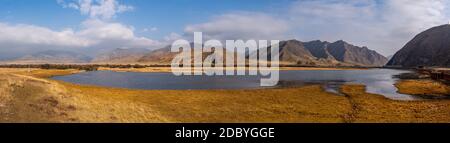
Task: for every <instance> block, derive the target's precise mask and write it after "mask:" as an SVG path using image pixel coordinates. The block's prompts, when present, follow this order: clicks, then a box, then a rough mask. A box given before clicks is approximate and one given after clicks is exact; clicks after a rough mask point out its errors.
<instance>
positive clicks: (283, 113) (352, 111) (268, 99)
mask: <svg viewBox="0 0 450 143" xmlns="http://www.w3.org/2000/svg"><path fill="white" fill-rule="evenodd" d="M74 72H78V71H76V70H38V69H33V70H32V71H31V72H28V71H25V70H22V69H0V122H341V123H342V122H450V100H428V101H393V100H389V99H386V98H384V97H383V96H380V95H373V94H367V93H365V90H364V86H361V85H346V86H344V87H343V88H342V92H343V93H344V94H345V96H339V95H334V94H332V93H327V92H325V91H323V89H322V88H321V87H320V86H317V85H312V86H304V87H299V88H287V89H257V90H187V91H175V90H128V89H117V88H104V87H96V86H85V85H75V84H71V83H65V82H60V81H53V80H49V79H47V77H49V76H51V75H63V74H71V73H74Z"/></svg>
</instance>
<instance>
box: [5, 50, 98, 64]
mask: <svg viewBox="0 0 450 143" xmlns="http://www.w3.org/2000/svg"><path fill="white" fill-rule="evenodd" d="M90 60H91V58H90V57H88V56H86V55H83V54H80V53H76V52H70V51H61V50H47V51H42V52H37V53H34V54H31V55H26V56H24V57H21V58H18V59H16V60H12V61H10V62H9V63H19V64H46V63H52V64H53V63H55V64H64V63H88V62H90Z"/></svg>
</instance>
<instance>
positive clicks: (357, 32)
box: [0, 0, 450, 59]
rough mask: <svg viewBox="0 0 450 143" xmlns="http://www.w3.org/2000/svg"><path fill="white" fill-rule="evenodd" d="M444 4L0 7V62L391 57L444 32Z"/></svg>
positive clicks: (23, 0) (56, 3)
mask: <svg viewBox="0 0 450 143" xmlns="http://www.w3.org/2000/svg"><path fill="white" fill-rule="evenodd" d="M449 3H450V2H448V1H446V0H39V1H30V0H0V53H1V55H0V59H2V58H3V59H5V58H13V57H20V56H23V55H25V54H29V53H32V52H38V51H42V50H69V51H85V52H89V53H93V52H92V51H101V50H109V49H115V48H147V49H157V48H161V47H164V46H166V45H169V44H171V43H172V42H173V41H174V40H177V39H187V40H189V39H192V38H193V37H192V36H193V35H192V34H193V33H194V32H203V34H204V35H203V36H204V39H205V40H208V39H218V40H238V39H243V40H249V39H256V40H288V39H298V40H300V41H310V40H325V41H329V42H334V41H337V40H345V41H347V42H349V43H352V44H355V45H357V46H367V47H369V48H370V49H373V50H376V51H378V52H380V53H381V54H383V55H385V56H389V55H393V54H394V53H395V52H396V51H397V50H399V49H400V48H402V46H404V45H405V44H406V42H408V41H409V40H411V39H412V38H413V37H414V36H415V35H416V34H418V33H420V32H421V31H424V30H426V29H428V28H431V27H434V26H438V25H442V24H448V23H449V20H450V8H449V6H450V4H449Z"/></svg>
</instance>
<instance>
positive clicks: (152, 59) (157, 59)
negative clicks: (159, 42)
mask: <svg viewBox="0 0 450 143" xmlns="http://www.w3.org/2000/svg"><path fill="white" fill-rule="evenodd" d="M190 46H191V47H192V48H193V47H194V43H191V44H190ZM171 47H172V46H171V45H170V46H166V47H164V48H161V49H157V50H154V51H151V52H150V53H147V54H145V55H144V56H143V57H142V58H140V59H139V60H138V62H140V63H145V64H163V65H170V64H171V62H172V60H173V59H174V58H175V56H177V55H178V54H180V53H179V52H171ZM222 50H223V53H224V55H223V56H225V55H226V54H227V53H228V54H230V52H227V51H226V50H225V49H222ZM192 52H193V51H192ZM213 53H214V52H203V53H202V59H203V60H205V59H206V57H208V56H210V55H212V54H213ZM191 58H193V57H191ZM222 58H223V59H224V60H226V58H225V57H222Z"/></svg>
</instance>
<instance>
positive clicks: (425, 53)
mask: <svg viewBox="0 0 450 143" xmlns="http://www.w3.org/2000/svg"><path fill="white" fill-rule="evenodd" d="M387 66H401V67H417V66H438V67H450V25H449V24H446V25H442V26H437V27H433V28H431V29H428V30H426V31H424V32H422V33H420V34H418V35H417V36H416V37H414V38H413V39H412V40H411V41H409V42H408V43H407V44H406V45H405V46H404V47H403V48H402V49H401V50H400V51H398V52H397V53H396V54H395V55H394V57H393V58H392V59H391V60H390V61H389V63H388V64H387Z"/></svg>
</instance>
